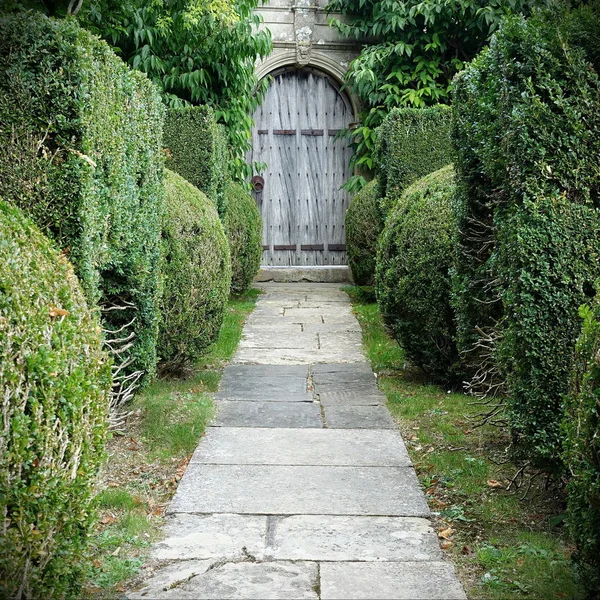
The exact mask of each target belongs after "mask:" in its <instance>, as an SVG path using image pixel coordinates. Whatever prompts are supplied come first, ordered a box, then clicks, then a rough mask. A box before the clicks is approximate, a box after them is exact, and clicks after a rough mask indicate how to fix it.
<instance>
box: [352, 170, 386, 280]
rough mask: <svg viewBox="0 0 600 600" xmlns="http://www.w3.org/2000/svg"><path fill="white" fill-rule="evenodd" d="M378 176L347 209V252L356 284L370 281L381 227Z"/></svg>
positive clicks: (353, 199) (373, 271)
mask: <svg viewBox="0 0 600 600" xmlns="http://www.w3.org/2000/svg"><path fill="white" fill-rule="evenodd" d="M378 190H379V186H378V182H377V179H374V180H373V181H370V182H369V183H368V184H367V185H366V186H365V187H364V188H363V189H362V190H360V192H358V193H357V194H356V195H355V196H354V198H352V202H351V203H350V206H349V207H348V211H347V212H346V253H347V256H348V265H349V266H350V269H351V270H352V277H353V278H354V283H356V285H372V284H373V280H374V278H375V262H376V257H377V240H378V239H379V234H380V233H381V232H382V230H383V218H382V216H381V210H380V207H379V197H378V195H377V193H378Z"/></svg>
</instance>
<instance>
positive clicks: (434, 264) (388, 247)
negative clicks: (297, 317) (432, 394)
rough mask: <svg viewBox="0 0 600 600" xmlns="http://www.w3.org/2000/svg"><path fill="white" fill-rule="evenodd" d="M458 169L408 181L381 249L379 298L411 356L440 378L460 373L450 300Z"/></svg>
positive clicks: (391, 326)
mask: <svg viewBox="0 0 600 600" xmlns="http://www.w3.org/2000/svg"><path fill="white" fill-rule="evenodd" d="M454 192H455V187H454V169H453V168H452V166H447V167H444V168H443V169H440V170H439V171H436V172H435V173H431V174H430V175H428V176H427V177H424V178H423V179H420V180H419V181H417V182H416V183H414V184H413V185H412V186H410V187H409V188H408V189H407V190H406V191H405V192H404V194H402V197H401V198H400V200H399V201H398V202H397V204H396V205H395V207H394V208H393V210H392V212H391V213H390V214H389V216H388V219H387V221H386V224H385V227H384V229H383V232H382V234H381V238H380V244H379V252H378V254H377V282H376V293H377V303H378V304H379V308H380V310H381V314H382V316H383V319H384V322H385V323H386V325H387V326H388V328H389V329H390V331H391V333H392V335H393V336H394V337H395V338H396V340H398V343H399V344H400V345H401V346H402V348H404V351H405V353H406V356H407V358H408V359H409V360H410V361H411V362H412V363H413V364H415V365H418V366H419V367H421V368H422V369H423V370H424V371H425V372H427V373H428V374H430V375H431V376H432V377H434V378H435V379H437V380H440V381H444V382H454V381H456V380H457V377H458V376H459V374H460V369H459V358H458V352H457V349H456V342H455V325H454V313H453V310H452V306H451V303H450V293H451V280H450V274H449V269H450V266H451V259H452V244H453V239H454V232H453V223H452V213H451V200H452V197H453V195H454Z"/></svg>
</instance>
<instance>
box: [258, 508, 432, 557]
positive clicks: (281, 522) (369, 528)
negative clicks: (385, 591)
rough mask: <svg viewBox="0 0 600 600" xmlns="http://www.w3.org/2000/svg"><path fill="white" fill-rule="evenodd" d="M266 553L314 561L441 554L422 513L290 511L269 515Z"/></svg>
mask: <svg viewBox="0 0 600 600" xmlns="http://www.w3.org/2000/svg"><path fill="white" fill-rule="evenodd" d="M270 522H271V525H270V527H269V530H270V531H271V534H270V537H269V540H270V542H269V545H268V546H267V548H266V550H265V552H266V555H267V557H268V558H270V559H277V560H315V561H426V560H441V558H442V551H441V550H440V548H439V545H438V543H437V536H436V535H435V534H434V532H433V530H432V528H431V524H430V523H429V521H428V520H427V519H419V518H416V517H354V516H337V515H334V516H327V515H325V516H323V515H316V516H315V515H294V516H291V517H271V518H270Z"/></svg>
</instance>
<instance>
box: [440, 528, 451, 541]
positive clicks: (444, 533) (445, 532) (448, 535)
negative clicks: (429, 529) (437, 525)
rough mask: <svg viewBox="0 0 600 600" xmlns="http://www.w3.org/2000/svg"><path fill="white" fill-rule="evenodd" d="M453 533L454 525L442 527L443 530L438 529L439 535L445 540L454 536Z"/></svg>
mask: <svg viewBox="0 0 600 600" xmlns="http://www.w3.org/2000/svg"><path fill="white" fill-rule="evenodd" d="M453 533H454V529H452V527H447V528H446V529H442V530H441V531H438V537H439V538H442V539H444V540H448V539H450V538H451V537H452V534H453Z"/></svg>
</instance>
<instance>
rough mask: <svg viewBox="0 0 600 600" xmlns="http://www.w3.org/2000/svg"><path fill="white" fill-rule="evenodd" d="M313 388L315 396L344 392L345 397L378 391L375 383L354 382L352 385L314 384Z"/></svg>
mask: <svg viewBox="0 0 600 600" xmlns="http://www.w3.org/2000/svg"><path fill="white" fill-rule="evenodd" d="M314 388H315V392H316V393H317V394H327V393H328V392H333V393H335V392H338V393H339V392H344V393H346V394H347V395H350V394H352V395H359V394H377V393H378V391H379V390H378V388H377V384H376V383H375V381H355V382H354V383H340V382H336V383H315V384H314Z"/></svg>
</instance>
